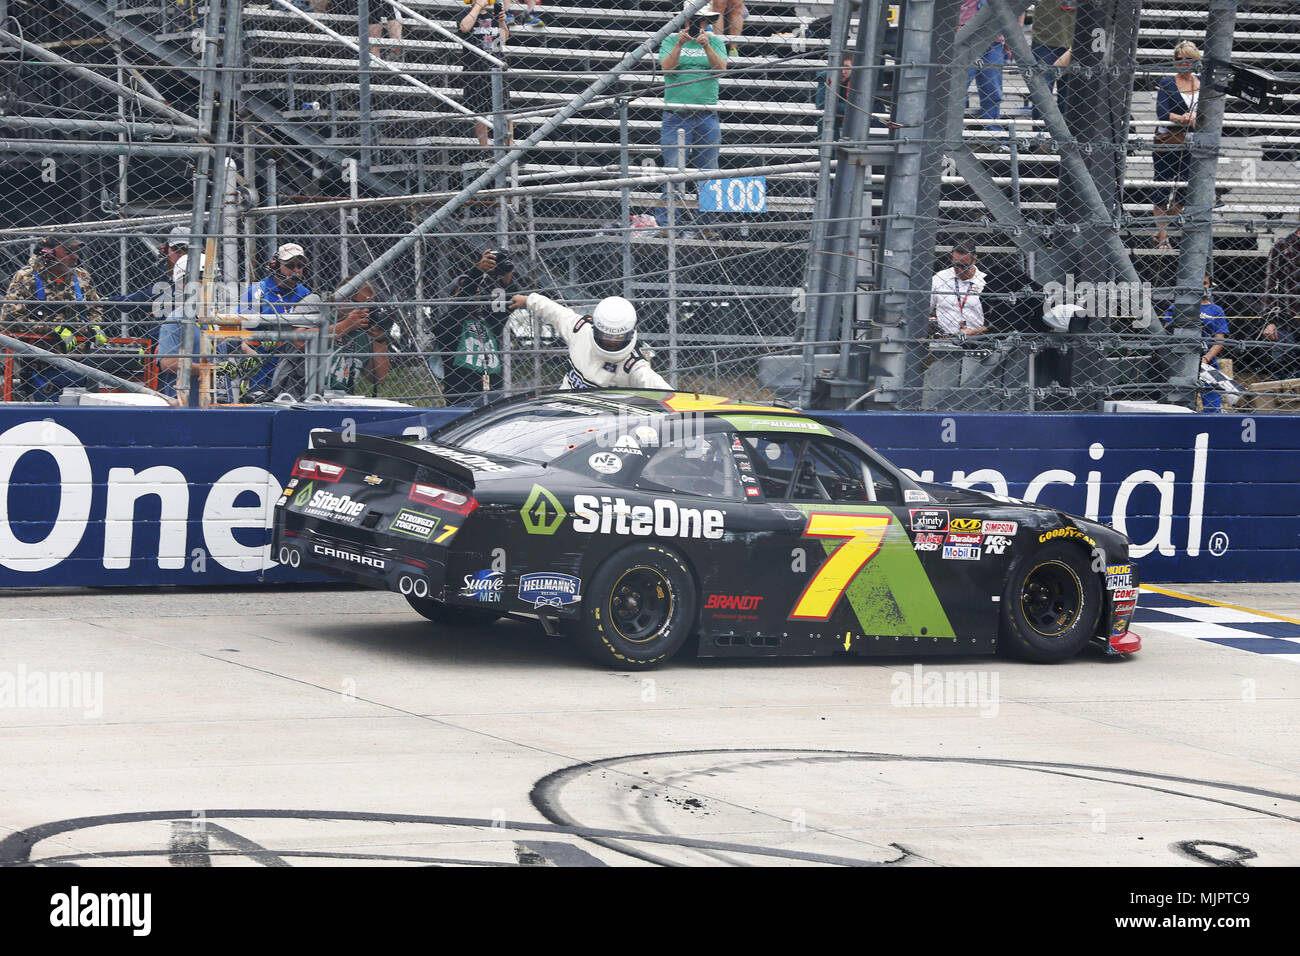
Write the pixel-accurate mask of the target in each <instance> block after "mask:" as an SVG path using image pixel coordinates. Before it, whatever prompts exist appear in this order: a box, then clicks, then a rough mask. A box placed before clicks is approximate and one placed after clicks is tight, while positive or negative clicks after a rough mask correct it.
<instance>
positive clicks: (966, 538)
mask: <svg viewBox="0 0 1300 956" xmlns="http://www.w3.org/2000/svg"><path fill="white" fill-rule="evenodd" d="M956 523H957V522H955V521H954V522H953V524H956ZM983 541H984V537H983V536H982V535H978V534H949V535H948V537H946V538H944V539H943V543H944V544H980V543H982V542H983Z"/></svg>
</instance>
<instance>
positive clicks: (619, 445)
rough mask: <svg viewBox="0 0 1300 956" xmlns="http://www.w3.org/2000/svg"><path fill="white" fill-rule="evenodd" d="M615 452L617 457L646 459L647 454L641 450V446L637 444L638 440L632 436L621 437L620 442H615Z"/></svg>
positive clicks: (619, 437)
mask: <svg viewBox="0 0 1300 956" xmlns="http://www.w3.org/2000/svg"><path fill="white" fill-rule="evenodd" d="M613 452H614V454H616V455H638V456H640V457H645V452H643V451H642V450H641V446H640V445H638V444H637V441H636V439H635V438H633V437H632V436H631V435H619V436H618V441H616V442H614V448H613Z"/></svg>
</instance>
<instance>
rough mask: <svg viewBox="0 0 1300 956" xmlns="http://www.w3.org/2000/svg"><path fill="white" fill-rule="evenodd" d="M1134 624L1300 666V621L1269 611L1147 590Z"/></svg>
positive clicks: (1139, 630) (1140, 629)
mask: <svg viewBox="0 0 1300 956" xmlns="http://www.w3.org/2000/svg"><path fill="white" fill-rule="evenodd" d="M1133 624H1134V626H1135V628H1134V629H1135V630H1137V631H1138V633H1139V634H1140V633H1141V631H1142V625H1144V624H1150V625H1153V626H1155V627H1157V628H1159V629H1160V630H1161V631H1162V632H1164V633H1167V634H1173V635H1176V636H1178V637H1191V638H1195V639H1196V640H1200V641H1208V642H1209V643H1211V644H1222V645H1224V646H1226V647H1235V648H1237V649H1239V650H1243V651H1250V652H1251V653H1253V654H1269V655H1274V656H1277V657H1279V658H1281V659H1283V660H1289V661H1291V662H1292V663H1297V664H1300V621H1296V620H1293V619H1291V618H1287V617H1282V616H1281V615H1277V614H1269V613H1268V612H1265V611H1253V610H1250V609H1248V608H1243V607H1238V606H1237V605H1232V604H1224V603H1222V602H1217V601H1209V600H1206V599H1204V598H1193V597H1191V596H1190V595H1185V594H1179V593H1177V592H1174V591H1163V590H1160V589H1157V588H1146V587H1144V588H1143V589H1142V595H1141V598H1140V599H1139V600H1138V608H1137V612H1136V613H1135V614H1134V615H1133Z"/></svg>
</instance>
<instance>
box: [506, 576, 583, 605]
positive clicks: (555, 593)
mask: <svg viewBox="0 0 1300 956" xmlns="http://www.w3.org/2000/svg"><path fill="white" fill-rule="evenodd" d="M581 590H582V579H581V578H576V577H574V576H573V575H572V574H561V573H559V572H556V571H535V572H533V573H531V574H525V575H524V576H523V577H521V578H520V579H519V600H521V601H523V602H524V603H525V604H531V605H532V606H533V607H535V608H540V607H565V606H566V605H569V604H576V603H578V601H580V600H582V594H581Z"/></svg>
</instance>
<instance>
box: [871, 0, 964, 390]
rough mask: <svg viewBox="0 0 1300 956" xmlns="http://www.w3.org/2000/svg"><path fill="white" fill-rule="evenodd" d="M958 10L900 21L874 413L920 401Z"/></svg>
mask: <svg viewBox="0 0 1300 956" xmlns="http://www.w3.org/2000/svg"><path fill="white" fill-rule="evenodd" d="M960 10H961V0H911V2H910V3H908V5H907V10H906V13H905V16H906V21H905V25H904V29H903V33H902V43H901V48H900V50H899V54H898V64H899V68H898V82H897V87H896V88H897V93H896V94H895V96H896V100H895V114H894V121H895V122H896V123H897V124H898V126H899V129H898V130H897V131H896V132H895V137H896V139H895V150H896V156H895V159H894V165H893V174H892V177H891V180H890V191H889V203H888V205H887V206H886V208H885V209H884V210H883V213H884V216H883V223H882V228H883V236H882V238H881V256H882V262H883V263H884V268H883V278H884V281H883V283H882V291H883V295H882V297H881V298H882V306H881V313H880V318H879V320H878V324H879V327H880V338H881V342H880V343H879V344H878V345H876V346H875V347H874V349H873V351H872V357H871V359H872V365H871V370H870V376H871V378H872V379H873V384H874V385H875V387H876V388H877V389H878V390H879V391H877V393H876V396H875V398H874V399H873V403H874V405H875V406H877V407H880V406H886V407H898V406H899V405H900V404H901V403H903V402H905V401H906V400H907V399H906V396H908V395H909V394H917V393H919V389H917V388H916V384H917V380H918V379H919V377H920V375H921V362H922V359H923V357H924V355H925V353H924V346H923V344H922V342H921V340H922V339H924V337H925V335H926V333H927V326H928V317H929V314H930V308H929V302H930V278H931V273H932V271H933V264H934V239H935V233H936V232H937V231H938V219H937V218H936V217H937V216H938V212H939V197H940V189H941V187H942V172H943V150H941V149H936V148H935V144H936V143H941V142H944V141H945V127H946V125H947V117H946V115H945V114H946V111H945V109H944V107H945V106H946V105H947V104H948V103H950V102H951V101H952V98H953V97H954V96H956V95H957V91H956V90H954V89H952V86H953V71H952V70H951V69H950V68H949V67H948V66H947V65H946V60H947V59H948V57H947V55H946V51H947V50H949V49H950V48H951V41H950V38H951V37H952V35H953V34H954V33H955V32H956V30H957V15H958V13H959V12H960ZM977 15H978V14H977ZM962 80H963V81H964V80H965V71H964V70H963V72H962ZM961 89H965V83H964V82H963V83H962V84H961Z"/></svg>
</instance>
